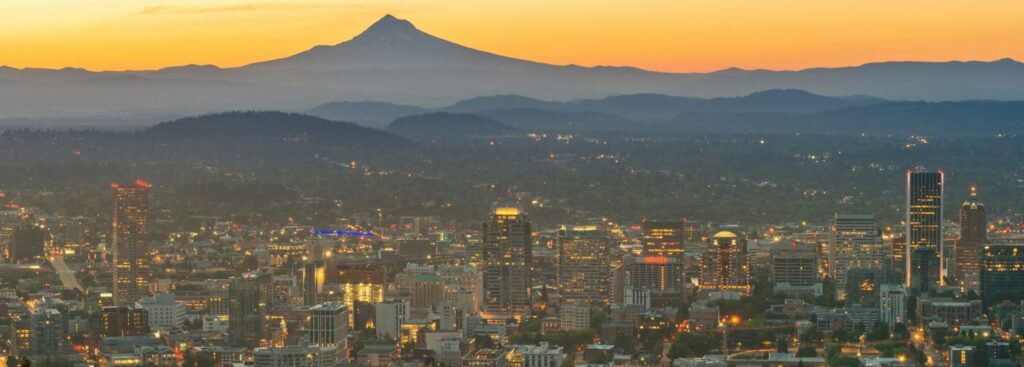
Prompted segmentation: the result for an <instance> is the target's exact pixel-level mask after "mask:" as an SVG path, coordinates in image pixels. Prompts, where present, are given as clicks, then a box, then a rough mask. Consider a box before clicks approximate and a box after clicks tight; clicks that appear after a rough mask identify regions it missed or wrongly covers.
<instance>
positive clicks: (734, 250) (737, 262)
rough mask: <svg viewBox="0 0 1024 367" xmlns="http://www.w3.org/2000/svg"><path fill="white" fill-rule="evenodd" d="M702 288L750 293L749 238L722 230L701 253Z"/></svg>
mask: <svg viewBox="0 0 1024 367" xmlns="http://www.w3.org/2000/svg"><path fill="white" fill-rule="evenodd" d="M700 288H701V290H702V291H709V292H738V293H741V294H745V293H749V292H750V264H749V263H748V259H747V241H746V240H745V239H742V238H740V237H739V236H737V235H736V233H733V232H730V231H721V232H718V233H716V234H715V235H714V236H712V237H711V245H710V246H708V248H707V250H706V251H705V252H704V255H703V256H701V267H700Z"/></svg>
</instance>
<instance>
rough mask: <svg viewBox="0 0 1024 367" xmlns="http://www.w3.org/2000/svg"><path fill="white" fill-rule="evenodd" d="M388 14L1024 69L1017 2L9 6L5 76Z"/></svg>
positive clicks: (178, 54)
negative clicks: (1017, 62)
mask: <svg viewBox="0 0 1024 367" xmlns="http://www.w3.org/2000/svg"><path fill="white" fill-rule="evenodd" d="M388 13H390V14H394V15H395V16H397V17H400V18H403V19H408V20H410V21H412V22H413V23H414V24H416V25H417V27H419V28H420V29H421V30H423V31H425V32H428V33H431V34H434V35H436V36H438V37H441V38H444V39H448V40H451V41H453V42H456V43H459V44H463V45H466V46H469V47H473V48H477V49H481V50H485V51H489V52H494V53H498V54H502V55H507V56H512V57H517V58H523V59H529V60H535V61H541V62H547V63H553V64H580V65H588V66H592V65H630V66H637V67H641V68H645V69H651V70H660V71H676V72H687V71H710V70H718V69H724V68H728V67H741V68H767V69H800V68H807V67H818V66H826V67H827V66H846V65H858V64H863V63H867V62H874V61H890V60H922V61H945V60H994V59H999V58H1004V57H1011V58H1016V59H1024V47H1021V42H1020V37H1021V36H1020V35H1021V34H1024V22H1021V18H1020V14H1024V2H1020V1H975V2H962V1H941V2H934V1H899V2H893V1H875V0H868V1H863V0H862V1H845V0H844V1H826V2H821V1H809V0H787V1H771V2H768V1H736V0H724V1H707V0H671V1H668V0H653V1H644V2H620V1H582V0H568V1H557V2H550V1H515V2H509V1H497V0H486V1H406V0H397V1H331V0H309V1H279V0H278V1H274V0H268V1H247V0H204V1H199V0H131V1H128V0H105V1H94V2H82V1H76V0H48V1H26V0H14V1H5V2H4V3H3V5H0V14H2V15H0V18H2V19H3V21H2V22H0V64H2V65H7V66H13V67H19V68H22V67H42V68H61V67H69V66H71V67H83V68H86V69H90V70H125V69H154V68H161V67H166V66H175V65H183V64H214V65H218V66H222V67H230V66H239V65H245V64H248V63H251V62H256V61H262V60H268V59H274V58H280V57H285V56H289V55H292V54H295V53H297V52H301V51H303V50H306V49H309V48H311V47H313V46H315V45H318V44H336V43H339V42H342V41H345V40H347V39H349V38H351V37H353V36H355V35H356V34H358V33H359V32H360V31H362V30H363V29H365V28H366V27H367V26H369V25H370V24H371V23H373V22H374V21H375V20H377V19H378V18H380V17H381V16H383V15H384V14H388ZM570 46H571V47H570Z"/></svg>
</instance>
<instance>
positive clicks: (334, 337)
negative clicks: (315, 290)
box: [306, 302, 348, 360]
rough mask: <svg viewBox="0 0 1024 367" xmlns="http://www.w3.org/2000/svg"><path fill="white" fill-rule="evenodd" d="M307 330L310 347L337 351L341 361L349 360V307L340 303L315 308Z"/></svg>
mask: <svg viewBox="0 0 1024 367" xmlns="http://www.w3.org/2000/svg"><path fill="white" fill-rule="evenodd" d="M306 329H307V330H308V336H309V344H310V345H313V346H317V347H326V348H332V349H334V350H336V351H337V352H338V359H339V360H345V359H346V358H348V307H346V306H345V305H343V304H341V303H339V302H328V303H322V304H319V305H316V306H313V307H312V308H310V309H309V324H308V325H307V326H306Z"/></svg>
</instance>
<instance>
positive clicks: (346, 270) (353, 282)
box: [328, 265, 387, 328]
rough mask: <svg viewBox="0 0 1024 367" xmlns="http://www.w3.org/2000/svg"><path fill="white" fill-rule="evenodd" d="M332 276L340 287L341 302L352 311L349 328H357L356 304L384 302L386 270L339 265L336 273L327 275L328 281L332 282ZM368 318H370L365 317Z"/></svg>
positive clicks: (366, 266)
mask: <svg viewBox="0 0 1024 367" xmlns="http://www.w3.org/2000/svg"><path fill="white" fill-rule="evenodd" d="M333 275H337V279H336V282H337V283H338V284H339V285H340V286H341V297H342V302H344V303H345V306H347V307H348V309H349V310H351V311H352V312H350V314H351V315H352V316H351V317H349V319H350V320H349V326H352V327H353V328H357V327H358V325H356V323H355V315H356V313H357V308H356V304H357V303H361V304H364V305H374V304H377V303H381V302H384V286H385V281H386V280H387V269H385V268H384V267H381V266H378V265H340V266H338V267H337V271H335V272H331V273H328V281H332V280H334V279H331V276H333ZM370 307H371V308H372V306H370ZM370 318H372V316H369V317H367V319H370Z"/></svg>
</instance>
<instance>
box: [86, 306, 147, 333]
mask: <svg viewBox="0 0 1024 367" xmlns="http://www.w3.org/2000/svg"><path fill="white" fill-rule="evenodd" d="M99 323H100V325H99V330H98V334H99V336H101V337H108V336H139V335H144V334H147V333H149V312H147V311H146V310H144V309H141V308H131V307H128V306H107V307H103V309H102V310H101V311H100V322H99Z"/></svg>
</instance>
